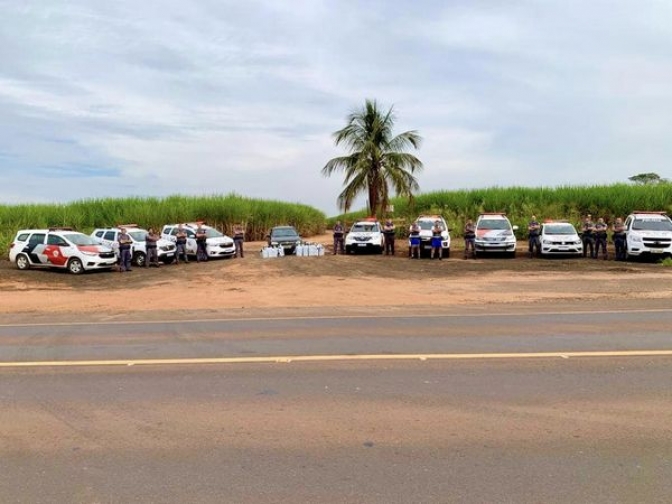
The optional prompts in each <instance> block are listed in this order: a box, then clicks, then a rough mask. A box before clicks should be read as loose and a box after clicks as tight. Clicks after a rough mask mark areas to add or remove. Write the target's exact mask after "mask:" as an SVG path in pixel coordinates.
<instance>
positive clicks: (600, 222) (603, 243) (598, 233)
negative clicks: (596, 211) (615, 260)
mask: <svg viewBox="0 0 672 504" xmlns="http://www.w3.org/2000/svg"><path fill="white" fill-rule="evenodd" d="M594 235H595V255H594V256H593V258H594V259H597V256H599V255H600V249H602V256H603V259H604V260H605V261H606V260H607V225H606V224H605V223H604V219H603V218H602V217H600V218H599V219H597V224H595V231H594Z"/></svg>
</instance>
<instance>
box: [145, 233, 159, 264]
mask: <svg viewBox="0 0 672 504" xmlns="http://www.w3.org/2000/svg"><path fill="white" fill-rule="evenodd" d="M158 241H159V235H158V234H157V233H156V232H155V231H154V228H149V231H147V235H146V236H145V249H146V252H147V254H146V255H145V268H149V265H150V264H153V265H154V266H156V267H157V268H158V267H159V266H160V264H159V251H158V249H157V246H156V242H158Z"/></svg>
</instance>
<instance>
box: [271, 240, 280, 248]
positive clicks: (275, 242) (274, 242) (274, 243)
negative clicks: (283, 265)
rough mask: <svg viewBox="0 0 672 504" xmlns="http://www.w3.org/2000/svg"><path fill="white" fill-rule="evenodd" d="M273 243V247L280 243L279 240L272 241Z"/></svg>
mask: <svg viewBox="0 0 672 504" xmlns="http://www.w3.org/2000/svg"><path fill="white" fill-rule="evenodd" d="M271 245H272V246H273V247H276V246H278V245H279V244H278V242H277V241H272V242H271Z"/></svg>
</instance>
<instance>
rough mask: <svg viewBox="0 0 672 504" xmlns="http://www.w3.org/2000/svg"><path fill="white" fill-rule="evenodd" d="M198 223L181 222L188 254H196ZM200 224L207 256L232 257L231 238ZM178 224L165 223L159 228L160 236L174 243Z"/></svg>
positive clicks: (233, 247) (233, 253) (233, 249)
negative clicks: (185, 235) (203, 232)
mask: <svg viewBox="0 0 672 504" xmlns="http://www.w3.org/2000/svg"><path fill="white" fill-rule="evenodd" d="M199 224H200V223H198V222H190V223H187V224H182V228H183V229H184V231H185V233H186V234H187V254H189V255H196V250H197V247H196V230H197V229H198V226H199ZM200 225H201V226H202V227H203V229H204V230H205V234H206V236H207V239H206V250H207V252H208V257H210V258H215V257H233V256H234V255H235V254H236V247H235V245H234V243H233V238H231V237H229V236H227V235H225V234H222V233H220V232H219V231H217V230H216V229H215V228H213V227H211V226H206V225H205V224H200ZM178 226H179V224H167V225H165V226H163V229H162V230H161V238H164V239H166V240H169V241H171V242H173V243H175V242H176V241H177V238H176V236H177V230H178Z"/></svg>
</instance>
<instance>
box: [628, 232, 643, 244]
mask: <svg viewBox="0 0 672 504" xmlns="http://www.w3.org/2000/svg"><path fill="white" fill-rule="evenodd" d="M630 240H632V241H633V242H641V241H642V237H641V236H639V235H637V234H633V233H630Z"/></svg>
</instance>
